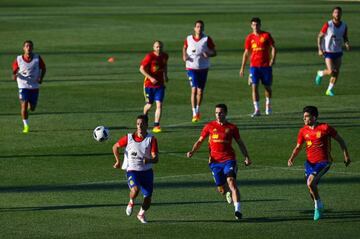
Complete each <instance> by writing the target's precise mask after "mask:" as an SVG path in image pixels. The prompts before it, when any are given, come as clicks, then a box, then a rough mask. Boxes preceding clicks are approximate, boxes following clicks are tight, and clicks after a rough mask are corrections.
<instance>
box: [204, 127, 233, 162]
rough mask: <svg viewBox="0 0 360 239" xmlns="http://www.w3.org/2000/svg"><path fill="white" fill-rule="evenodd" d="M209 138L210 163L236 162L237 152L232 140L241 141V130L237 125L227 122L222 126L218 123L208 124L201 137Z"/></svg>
mask: <svg viewBox="0 0 360 239" xmlns="http://www.w3.org/2000/svg"><path fill="white" fill-rule="evenodd" d="M208 136H209V150H210V157H209V161H210V162H218V163H220V162H225V161H227V160H234V159H236V157H235V151H234V149H233V148H232V147H231V143H232V139H233V138H234V139H235V140H239V139H240V133H239V129H238V128H237V127H236V125H234V124H231V123H228V122H226V123H225V124H223V125H221V124H219V123H218V122H217V121H211V122H210V123H208V124H206V125H205V126H204V128H203V130H202V132H201V137H203V138H206V137H208Z"/></svg>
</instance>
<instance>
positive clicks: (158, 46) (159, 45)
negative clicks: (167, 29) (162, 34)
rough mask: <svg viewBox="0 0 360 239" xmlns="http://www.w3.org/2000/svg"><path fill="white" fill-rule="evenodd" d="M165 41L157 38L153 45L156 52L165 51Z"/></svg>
mask: <svg viewBox="0 0 360 239" xmlns="http://www.w3.org/2000/svg"><path fill="white" fill-rule="evenodd" d="M163 48H164V43H163V42H162V41H159V40H156V41H155V42H154V45H153V49H154V52H155V53H156V54H160V53H161V52H162V51H163Z"/></svg>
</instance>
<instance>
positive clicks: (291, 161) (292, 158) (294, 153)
mask: <svg viewBox="0 0 360 239" xmlns="http://www.w3.org/2000/svg"><path fill="white" fill-rule="evenodd" d="M301 148H302V146H301V144H296V146H295V148H294V150H293V151H292V154H291V156H290V158H289V160H288V166H289V167H291V166H293V165H294V161H295V158H296V156H297V155H298V154H299V153H300V151H301Z"/></svg>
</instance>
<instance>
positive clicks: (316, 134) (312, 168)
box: [288, 106, 351, 221]
mask: <svg viewBox="0 0 360 239" xmlns="http://www.w3.org/2000/svg"><path fill="white" fill-rule="evenodd" d="M303 113H304V116H303V117H304V125H305V126H304V127H302V128H301V129H300V130H299V134H298V139H297V144H296V146H295V148H294V150H293V152H292V154H291V156H290V158H289V160H288V166H289V167H291V166H293V164H294V160H295V157H296V156H297V155H298V154H299V152H300V150H301V148H302V145H303V143H305V144H306V155H307V161H306V162H305V176H306V180H307V186H308V188H309V192H310V196H311V198H312V200H313V201H314V204H315V209H314V220H315V221H316V220H319V219H320V218H321V217H322V213H323V210H324V205H323V203H322V202H321V200H320V195H319V191H318V186H317V185H318V183H319V181H320V178H321V177H322V176H323V175H324V174H325V173H326V172H327V171H328V170H329V168H330V165H331V161H332V158H331V155H330V149H331V143H330V139H331V138H333V139H335V140H336V141H337V142H338V143H339V145H340V147H341V150H342V151H343V154H344V163H345V166H348V165H349V164H350V162H351V161H350V156H349V153H348V150H347V147H346V144H345V142H344V140H343V138H342V137H341V136H340V135H339V134H338V133H337V132H336V130H335V129H334V128H333V127H331V126H330V125H328V124H326V123H318V122H317V118H318V110H317V108H316V107H315V106H306V107H305V108H304V109H303Z"/></svg>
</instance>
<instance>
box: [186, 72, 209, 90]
mask: <svg viewBox="0 0 360 239" xmlns="http://www.w3.org/2000/svg"><path fill="white" fill-rule="evenodd" d="M207 74H208V69H204V70H188V71H187V75H188V77H189V82H190V86H191V88H200V89H202V90H203V89H205V84H206V80H207Z"/></svg>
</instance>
